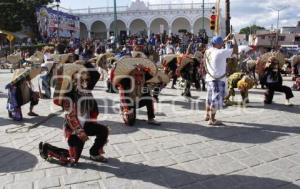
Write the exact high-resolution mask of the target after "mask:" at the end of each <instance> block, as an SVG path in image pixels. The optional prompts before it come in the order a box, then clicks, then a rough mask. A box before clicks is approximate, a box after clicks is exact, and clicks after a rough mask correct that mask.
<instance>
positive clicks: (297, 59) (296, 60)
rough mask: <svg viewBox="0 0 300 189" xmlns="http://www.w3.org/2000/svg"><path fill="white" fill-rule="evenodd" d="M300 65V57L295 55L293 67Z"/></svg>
mask: <svg viewBox="0 0 300 189" xmlns="http://www.w3.org/2000/svg"><path fill="white" fill-rule="evenodd" d="M297 64H300V55H294V56H293V57H292V66H295V65H297Z"/></svg>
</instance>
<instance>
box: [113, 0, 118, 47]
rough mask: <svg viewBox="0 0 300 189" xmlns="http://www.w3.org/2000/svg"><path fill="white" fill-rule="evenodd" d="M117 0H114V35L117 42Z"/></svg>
mask: <svg viewBox="0 0 300 189" xmlns="http://www.w3.org/2000/svg"><path fill="white" fill-rule="evenodd" d="M117 19H118V18H117V0H114V36H115V43H117V37H118V35H117V32H118V30H117V27H118V26H117Z"/></svg>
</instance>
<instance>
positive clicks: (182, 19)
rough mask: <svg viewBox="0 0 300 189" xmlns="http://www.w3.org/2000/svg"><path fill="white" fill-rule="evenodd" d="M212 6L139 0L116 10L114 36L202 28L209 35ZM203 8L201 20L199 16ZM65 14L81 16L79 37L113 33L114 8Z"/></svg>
mask: <svg viewBox="0 0 300 189" xmlns="http://www.w3.org/2000/svg"><path fill="white" fill-rule="evenodd" d="M214 6H215V3H205V4H204V7H203V5H202V3H190V4H149V3H148V4H145V3H144V2H143V1H141V0H136V1H135V2H132V3H131V5H130V6H122V7H117V34H118V35H120V34H123V35H124V34H127V35H132V34H137V33H141V32H143V33H144V34H147V35H150V34H151V33H155V34H157V33H162V32H166V33H167V34H171V33H173V34H179V32H181V31H187V32H191V33H194V34H197V33H198V32H199V30H200V29H202V27H203V25H202V23H203V21H204V27H205V30H206V32H207V34H208V36H210V37H211V36H212V35H213V34H212V32H211V30H210V23H209V17H210V15H211V10H212V7H214ZM203 8H204V18H203V16H202V14H203V11H202V10H203ZM65 11H67V12H69V13H71V14H74V15H77V16H79V17H80V21H81V23H80V30H81V38H82V39H86V38H88V37H90V38H93V39H107V38H108V37H109V36H110V34H111V33H112V32H113V31H114V13H113V7H107V8H88V9H76V10H75V9H73V10H66V9H65ZM220 20H221V26H220V29H221V34H223V33H224V31H223V30H224V28H225V27H224V19H223V18H221V19H220Z"/></svg>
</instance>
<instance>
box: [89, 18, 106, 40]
mask: <svg viewBox="0 0 300 189" xmlns="http://www.w3.org/2000/svg"><path fill="white" fill-rule="evenodd" d="M106 34H107V29H106V26H105V24H104V22H102V21H96V22H94V23H93V24H92V27H91V37H92V38H93V39H100V40H103V39H106Z"/></svg>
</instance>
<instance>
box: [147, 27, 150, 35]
mask: <svg viewBox="0 0 300 189" xmlns="http://www.w3.org/2000/svg"><path fill="white" fill-rule="evenodd" d="M147 34H148V37H150V35H151V30H150V27H148V28H147Z"/></svg>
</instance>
